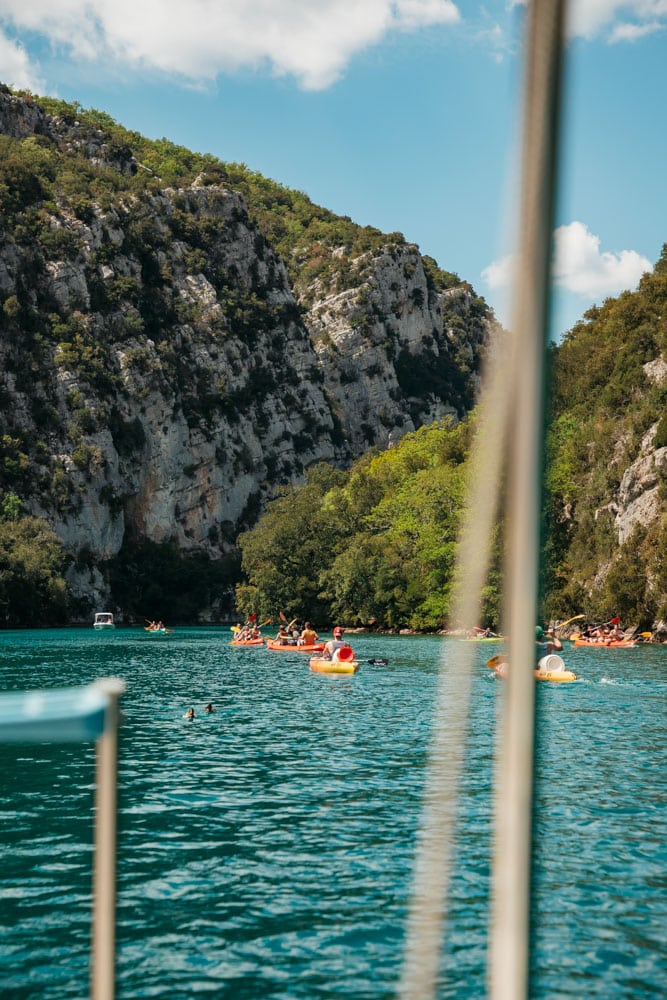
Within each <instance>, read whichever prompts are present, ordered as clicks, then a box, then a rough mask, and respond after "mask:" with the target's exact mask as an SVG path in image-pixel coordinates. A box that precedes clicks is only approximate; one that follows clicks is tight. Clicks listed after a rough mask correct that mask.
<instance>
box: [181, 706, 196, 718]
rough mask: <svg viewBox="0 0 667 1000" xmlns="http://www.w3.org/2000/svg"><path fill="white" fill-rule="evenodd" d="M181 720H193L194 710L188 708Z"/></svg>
mask: <svg viewBox="0 0 667 1000" xmlns="http://www.w3.org/2000/svg"><path fill="white" fill-rule="evenodd" d="M183 718H184V719H194V718H195V710H194V708H189V709H188V710H187V712H186V713H185V715H184V716H183Z"/></svg>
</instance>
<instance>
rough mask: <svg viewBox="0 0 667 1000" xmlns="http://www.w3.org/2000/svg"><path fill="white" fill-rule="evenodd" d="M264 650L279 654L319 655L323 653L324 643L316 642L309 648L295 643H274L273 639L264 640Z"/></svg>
mask: <svg viewBox="0 0 667 1000" xmlns="http://www.w3.org/2000/svg"><path fill="white" fill-rule="evenodd" d="M266 648H267V649H273V650H276V651H277V652H279V653H321V652H323V651H324V643H323V642H316V643H314V644H313V645H311V646H298V645H297V644H296V643H295V642H287V643H282V642H276V640H275V639H267V640H266Z"/></svg>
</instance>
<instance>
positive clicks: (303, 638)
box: [299, 622, 319, 646]
mask: <svg viewBox="0 0 667 1000" xmlns="http://www.w3.org/2000/svg"><path fill="white" fill-rule="evenodd" d="M318 639H319V635H318V634H317V632H316V631H315V629H314V628H311V627H310V622H304V626H303V632H302V633H301V635H300V636H299V645H300V646H314V645H315V643H316V642H317V640H318Z"/></svg>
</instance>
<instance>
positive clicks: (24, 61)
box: [0, 30, 44, 93]
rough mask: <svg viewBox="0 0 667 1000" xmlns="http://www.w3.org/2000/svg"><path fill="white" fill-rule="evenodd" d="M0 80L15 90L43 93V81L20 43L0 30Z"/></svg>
mask: <svg viewBox="0 0 667 1000" xmlns="http://www.w3.org/2000/svg"><path fill="white" fill-rule="evenodd" d="M0 80H2V82H3V83H6V84H7V85H8V86H9V87H14V89H16V90H30V91H32V92H33V93H43V89H42V88H43V86H44V81H43V80H42V79H41V78H40V76H39V71H38V69H36V68H35V67H34V66H32V64H31V63H30V59H29V58H28V54H27V52H26V51H25V49H24V48H23V46H22V45H18V44H17V43H16V42H13V41H11V39H9V38H7V36H6V35H5V34H4V33H3V32H2V31H1V30H0Z"/></svg>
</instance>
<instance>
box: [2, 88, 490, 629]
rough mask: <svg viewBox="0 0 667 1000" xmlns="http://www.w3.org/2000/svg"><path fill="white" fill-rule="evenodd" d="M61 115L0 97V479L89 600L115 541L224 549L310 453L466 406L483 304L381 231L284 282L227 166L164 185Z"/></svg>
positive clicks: (104, 136)
mask: <svg viewBox="0 0 667 1000" xmlns="http://www.w3.org/2000/svg"><path fill="white" fill-rule="evenodd" d="M76 111H77V109H76V108H75V109H70V110H69V111H68V112H66V113H62V111H61V112H60V113H48V111H47V110H45V108H43V107H42V106H41V104H40V102H38V101H35V100H32V99H29V98H25V97H19V96H17V95H15V94H12V93H10V92H9V91H6V90H5V91H1V92H0V140H2V143H3V149H2V152H3V160H4V169H3V173H2V188H1V189H0V190H1V191H2V194H3V211H2V216H1V217H0V302H1V303H2V310H0V323H1V332H0V366H1V370H2V375H1V376H0V378H1V382H0V414H1V419H2V457H3V463H4V464H3V472H2V479H1V481H0V488H1V489H2V490H3V491H5V492H7V491H12V492H13V493H15V494H17V495H18V496H19V497H20V499H21V501H22V503H23V506H24V509H25V510H26V511H29V512H30V513H33V514H36V515H38V516H40V517H43V518H45V519H46V520H47V521H48V522H49V524H50V525H51V526H52V527H53V528H54V530H55V531H56V532H57V534H58V535H59V536H60V538H61V539H62V540H63V542H64V544H65V546H66V548H67V550H68V551H69V552H70V553H71V555H72V564H71V566H70V569H69V573H68V579H69V583H70V586H71V588H72V593H73V594H74V595H75V597H78V598H79V599H80V608H81V609H82V613H87V610H90V609H91V608H93V607H94V606H96V605H98V604H100V603H103V602H104V601H105V600H106V599H107V597H108V580H107V579H106V577H105V574H104V571H103V567H104V563H105V561H107V560H109V559H111V558H113V557H114V556H116V555H117V554H118V552H119V551H120V550H121V549H122V547H123V546H124V545H125V544H127V542H128V540H129V539H136V538H142V537H143V538H149V539H151V540H154V541H157V542H160V541H165V540H168V539H170V540H174V542H175V543H176V544H177V545H178V546H179V547H180V548H181V549H183V550H204V551H206V552H208V553H209V554H210V555H211V556H212V557H214V558H216V557H219V556H221V555H222V554H223V553H225V552H228V551H229V550H230V548H231V547H232V546H233V543H234V540H235V538H236V535H237V533H238V532H239V530H242V529H243V528H244V527H247V526H249V525H251V524H252V523H253V522H254V521H255V520H256V518H257V516H258V514H259V512H260V511H261V509H262V507H263V505H264V504H265V502H266V501H267V499H268V498H270V497H271V496H272V495H273V492H274V490H275V488H276V486H278V485H279V484H284V483H293V482H297V481H299V479H300V478H301V477H302V475H303V472H304V470H305V469H306V468H307V467H308V466H309V465H311V464H312V463H315V462H319V461H327V462H332V463H335V464H337V465H340V466H344V465H346V464H349V462H350V461H351V460H352V459H353V458H355V457H356V456H358V455H360V454H361V453H363V451H364V450H366V449H368V448H369V447H371V446H374V445H379V446H386V445H387V444H388V443H390V442H391V441H392V440H395V439H396V438H397V437H398V436H400V435H401V434H403V433H405V432H406V431H408V430H411V429H413V428H415V427H416V426H419V425H420V424H423V423H425V422H429V421H431V420H433V419H435V418H437V417H439V416H442V415H444V414H446V413H451V414H452V415H453V416H454V418H456V417H457V416H461V415H463V414H464V413H465V412H466V411H467V410H468V409H469V408H470V406H471V405H472V403H473V402H474V397H475V390H476V385H477V376H478V371H479V365H480V358H481V353H482V350H483V345H484V342H485V339H486V336H487V334H488V330H489V326H490V324H491V322H492V317H491V316H490V313H489V310H488V309H487V308H486V306H485V305H484V303H483V301H482V300H480V299H479V298H477V297H476V296H475V294H474V292H473V291H472V289H471V288H470V286H469V285H467V284H466V283H463V282H460V281H458V280H457V281H454V282H450V283H449V287H440V288H438V282H437V281H436V280H434V278H433V274H432V271H433V268H432V267H430V268H429V267H427V266H425V262H424V259H423V258H422V257H421V255H420V254H419V251H418V249H417V247H415V246H413V245H410V244H406V243H405V241H403V240H402V238H401V239H398V240H397V239H396V234H393V237H392V238H387V239H386V240H384V241H383V240H377V239H376V242H375V245H374V247H373V248H372V249H370V250H365V251H364V252H363V253H358V252H357V251H355V250H354V248H353V247H352V248H350V246H347V247H344V246H343V247H335V246H329V247H327V248H326V250H325V251H324V252H325V253H326V255H327V257H328V260H329V264H330V265H333V266H330V267H329V270H328V272H327V276H326V277H325V278H323V277H322V276H320V277H316V278H315V279H313V280H312V281H310V282H307V281H304V280H303V278H302V280H300V281H298V280H297V281H295V280H294V274H293V273H292V274H290V272H288V268H287V266H286V263H285V261H284V260H283V259H282V258H281V256H280V255H279V254H278V252H277V251H276V249H275V248H274V247H272V246H271V244H270V242H269V239H267V233H265V232H263V231H262V230H261V228H260V227H259V225H258V224H257V223H256V222H255V221H253V219H252V218H251V214H252V213H251V212H250V211H249V208H251V207H252V206H249V205H248V203H247V201H246V200H245V199H244V197H243V196H242V194H240V193H239V191H237V190H234V189H233V186H231V185H230V184H228V183H222V182H221V181H222V180H224V169H219V170H218V171H217V173H216V170H215V169H214V170H212V169H211V164H210V162H208V161H207V162H205V163H204V164H203V169H199V167H200V166H201V164H199V165H198V164H195V166H196V167H197V170H193V176H192V177H191V178H190V179H189V180H188V182H187V183H183V182H181V183H176V184H174V183H169V184H167V183H165V182H164V181H163V180H162V179H161V177H160V176H159V174H158V173H157V172H156V170H155V169H154V166H151V165H149V164H147V163H145V162H143V161H142V153H143V154H146V150H147V141H146V140H142V141H141V142H140V141H139V137H136V136H134V134H132V133H124V132H123V131H122V130H120V129H119V128H118V127H116V128H115V129H114V128H111V127H109V126H107V124H106V123H105V122H104V120H102V123H101V124H100V125H97V124H96V122H95V120H91V118H90V116H88V117H86V115H85V114H81V115H77V114H76ZM149 152H151V151H150V150H149ZM190 155H191V156H192V157H193V160H194V159H196V158H194V154H190ZM216 169H217V168H216ZM269 236H270V233H269ZM338 261H340V262H341V266H338ZM343 264H344V266H343Z"/></svg>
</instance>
